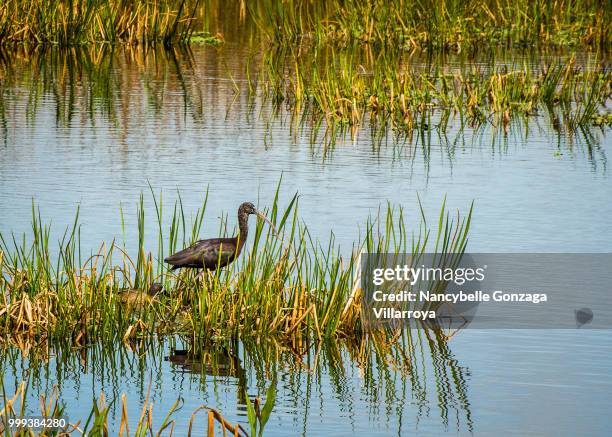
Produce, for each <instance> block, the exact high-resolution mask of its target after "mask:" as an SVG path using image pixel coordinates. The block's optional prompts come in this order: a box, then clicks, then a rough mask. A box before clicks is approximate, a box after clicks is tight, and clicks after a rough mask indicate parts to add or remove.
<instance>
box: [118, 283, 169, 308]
mask: <svg viewBox="0 0 612 437" xmlns="http://www.w3.org/2000/svg"><path fill="white" fill-rule="evenodd" d="M163 290H164V287H163V286H162V285H161V284H160V283H158V282H154V283H153V284H151V287H149V289H148V290H147V291H143V290H140V289H138V288H122V289H121V290H119V300H120V301H121V303H124V304H128V305H142V304H145V303H151V302H153V299H155V297H156V296H157V295H158V294H160V293H162V292H163Z"/></svg>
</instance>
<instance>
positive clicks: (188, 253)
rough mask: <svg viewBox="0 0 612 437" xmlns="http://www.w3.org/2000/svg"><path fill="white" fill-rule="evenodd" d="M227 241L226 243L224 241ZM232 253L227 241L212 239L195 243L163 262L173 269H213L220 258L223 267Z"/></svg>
mask: <svg viewBox="0 0 612 437" xmlns="http://www.w3.org/2000/svg"><path fill="white" fill-rule="evenodd" d="M226 240H227V241H226ZM233 254H234V252H233V250H232V246H231V244H230V241H229V239H224V238H213V239H210V240H200V241H196V242H195V243H194V244H192V245H191V246H189V247H188V248H186V249H183V250H181V251H180V252H177V253H175V254H173V255H171V256H169V257H168V258H166V259H165V260H164V261H165V262H167V263H168V264H170V265H172V266H173V267H174V268H179V267H200V268H202V267H205V266H207V267H213V266H215V265H216V264H217V262H218V261H219V258H221V264H222V265H225V263H226V261H228V260H229V259H230V258H231V256H233Z"/></svg>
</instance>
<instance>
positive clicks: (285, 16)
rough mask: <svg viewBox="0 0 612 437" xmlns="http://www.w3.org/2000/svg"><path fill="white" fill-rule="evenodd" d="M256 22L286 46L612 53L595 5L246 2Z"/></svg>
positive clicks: (473, 0)
mask: <svg viewBox="0 0 612 437" xmlns="http://www.w3.org/2000/svg"><path fill="white" fill-rule="evenodd" d="M246 4H247V9H248V11H249V13H250V14H251V15H252V17H253V20H255V22H256V23H257V24H258V25H259V28H260V29H261V31H262V32H264V33H265V34H266V35H267V36H268V37H269V39H270V40H271V41H273V42H274V43H276V44H279V45H285V46H286V45H288V44H294V43H296V42H297V43H302V42H314V43H315V44H318V43H321V42H323V43H331V44H334V45H338V46H344V45H347V44H351V43H353V42H357V43H360V44H369V45H378V46H390V47H401V48H403V49H406V50H416V49H419V50H423V49H427V50H432V49H445V50H447V49H450V50H456V51H461V50H474V49H479V48H480V49H481V48H482V47H483V46H485V47H490V46H495V45H498V46H505V47H526V46H542V45H555V46H581V47H590V48H603V47H609V44H610V37H611V33H610V28H609V26H608V24H609V23H610V19H611V18H612V11H611V9H610V7H609V5H607V4H606V2H605V1H599V0H587V1H572V0H534V1H530V0H515V1H506V0H503V1H499V0H485V1H478V0H467V1H458V0H442V1H434V0H418V1H407V0H391V1H388V0H368V1H356V0H332V1H326V2H316V1H315V2H306V1H295V0H290V1H286V0H283V1H281V0H263V1H258V2H246Z"/></svg>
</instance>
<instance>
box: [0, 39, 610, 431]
mask: <svg viewBox="0 0 612 437" xmlns="http://www.w3.org/2000/svg"><path fill="white" fill-rule="evenodd" d="M54 56H60V55H58V54H55V55H54ZM113 56H114V58H113V59H114V61H113V62H109V63H104V64H103V65H102V66H97V67H95V68H90V69H88V68H87V67H84V66H82V65H80V64H79V63H77V64H76V65H77V67H76V68H75V67H73V68H72V71H73V72H74V71H77V72H78V73H74V74H72V73H67V72H66V71H67V70H62V69H61V68H58V66H57V64H56V62H57V60H58V59H61V58H53V59H52V58H50V57H47V58H45V57H43V58H45V59H46V61H45V63H44V64H43V63H42V61H40V60H38V61H37V62H38V63H36V62H32V59H19V60H18V61H16V62H15V63H14V65H12V66H11V67H10V69H8V67H4V68H5V69H4V70H3V76H2V77H0V79H1V80H2V81H3V84H2V114H3V117H2V130H1V131H2V137H1V139H2V140H3V143H2V144H1V145H0V232H2V233H3V234H5V235H8V234H10V232H15V233H16V234H21V233H22V232H27V231H28V230H29V228H30V214H31V207H32V200H33V199H34V200H35V202H36V203H37V204H38V205H40V208H41V213H42V216H43V219H46V221H48V222H51V223H52V225H53V228H54V229H55V230H56V231H57V232H58V233H59V232H61V231H62V230H63V229H64V228H65V226H67V225H69V224H71V223H72V220H73V218H74V213H75V210H76V207H77V205H80V207H81V222H82V223H83V226H82V231H81V238H82V241H83V244H84V246H87V247H86V248H87V249H89V250H96V248H97V247H98V245H99V243H100V242H102V241H111V240H112V239H113V238H115V237H117V238H122V230H121V220H120V215H119V211H120V205H121V206H122V208H123V211H124V214H125V219H126V234H127V235H126V240H127V241H126V245H127V247H128V248H134V247H135V244H136V241H135V239H136V227H135V222H136V217H135V209H136V202H137V200H138V196H139V195H140V193H141V192H142V191H145V192H146V191H147V190H148V189H149V185H148V184H149V183H150V184H151V186H152V188H153V190H154V191H155V192H160V191H162V192H163V195H164V202H165V203H166V205H170V204H172V202H173V201H174V200H175V199H176V198H177V194H176V191H177V189H178V190H179V191H180V193H181V196H182V201H183V205H184V208H185V210H186V211H187V212H188V213H189V212H192V211H193V212H194V211H195V210H196V209H197V207H199V206H200V205H201V202H202V200H203V198H204V197H205V194H206V190H207V189H208V190H209V193H210V194H209V203H208V207H207V211H208V213H207V223H205V225H204V232H203V233H204V235H215V234H216V233H217V232H218V228H219V219H218V218H217V217H220V216H221V214H229V222H230V227H231V226H233V225H234V223H235V221H234V219H233V216H234V214H235V209H236V207H237V206H238V205H239V204H240V203H241V202H243V201H247V200H251V201H254V202H257V203H259V205H262V206H266V205H269V204H271V202H272V198H273V196H274V192H275V189H276V186H277V184H278V182H279V179H280V178H281V175H282V184H281V198H282V199H284V200H287V199H289V198H290V197H291V196H292V195H293V194H294V193H295V192H296V191H297V192H299V194H300V213H301V218H302V219H303V220H304V221H305V222H306V223H307V224H308V226H309V229H310V230H311V232H312V234H313V235H314V236H315V237H317V238H320V239H321V240H325V239H326V238H328V236H329V233H330V231H331V230H333V232H334V234H335V236H336V238H337V240H338V242H339V243H340V244H341V246H342V247H343V248H344V250H350V249H351V244H352V243H353V242H354V241H355V240H357V237H358V234H359V230H360V227H361V228H362V227H363V224H364V222H365V220H366V218H367V217H368V215H372V214H376V211H377V209H378V208H379V206H381V205H383V206H384V205H385V203H386V202H387V201H389V202H391V203H393V204H395V205H402V206H403V207H404V208H405V210H406V212H407V213H408V214H409V215H410V216H411V217H414V219H415V221H414V225H415V227H416V226H417V225H418V222H417V221H416V218H417V217H418V204H417V195H418V196H420V198H421V199H422V201H423V204H424V206H425V210H426V212H427V216H428V217H430V218H431V219H432V220H435V218H436V214H437V213H438V210H439V207H440V205H441V203H442V200H443V199H444V197H445V196H446V198H447V202H448V205H450V206H451V207H453V208H459V209H461V210H466V209H467V208H469V205H470V203H471V202H472V201H474V202H475V213H474V222H473V227H472V229H471V231H470V232H471V233H470V242H469V246H468V249H469V250H471V251H473V252H531V253H533V252H609V251H610V249H611V248H612V221H611V220H610V217H612V202H610V199H612V181H611V177H610V171H609V169H608V168H607V156H608V155H609V154H610V145H611V144H612V141H611V139H610V135H609V132H607V133H606V132H602V131H601V130H594V131H593V132H590V133H589V134H587V135H585V134H583V133H581V132H578V133H576V134H575V135H572V136H569V135H568V134H567V133H559V132H556V131H554V130H553V129H551V128H550V126H549V125H548V124H547V123H546V120H545V119H544V117H536V118H535V119H533V120H532V121H530V122H529V123H520V122H519V123H515V124H512V125H511V127H510V131H509V133H508V135H507V136H504V135H503V132H501V131H496V130H495V129H492V128H487V127H485V128H481V129H478V130H475V131H474V130H472V129H469V128H463V129H462V128H461V127H460V125H459V123H458V122H455V123H453V124H452V127H451V129H449V131H448V132H447V133H446V135H442V134H441V133H440V132H438V131H436V130H435V129H432V130H431V131H429V132H427V133H426V134H424V135H423V136H419V135H418V134H415V136H414V138H413V139H412V141H406V142H401V143H399V144H395V143H393V141H391V139H390V140H389V141H388V143H386V144H383V145H382V146H381V147H378V146H376V145H374V143H373V141H372V139H371V137H370V135H369V132H368V130H367V129H363V130H362V132H361V133H360V135H359V136H358V138H357V140H356V141H354V142H352V141H350V139H345V140H344V141H340V142H339V143H338V144H337V145H336V146H335V147H334V148H333V149H332V150H326V149H325V148H324V147H323V145H322V144H321V142H317V143H315V144H312V143H311V142H310V137H309V128H308V125H306V126H304V127H303V128H302V130H299V131H297V132H296V131H291V129H290V121H289V118H288V115H287V114H285V113H284V112H283V111H281V113H280V115H279V117H272V115H271V108H270V107H269V106H268V105H266V104H265V103H264V102H261V101H259V100H256V101H255V102H254V104H253V105H251V102H249V99H248V98H247V97H246V96H245V95H244V93H241V94H240V95H238V96H236V95H235V94H234V91H233V85H232V81H231V80H230V79H229V78H228V71H230V72H231V73H232V76H233V77H234V79H235V80H237V81H238V82H239V83H240V81H241V80H244V77H243V76H244V70H243V67H242V64H241V58H242V56H243V54H242V53H241V51H240V49H239V48H238V47H234V46H232V45H231V44H227V45H226V46H225V47H224V48H222V49H210V48H196V49H195V50H194V52H193V54H192V56H191V57H189V56H187V57H185V56H183V55H181V54H180V53H179V54H178V55H176V57H173V56H169V55H167V54H164V53H158V54H156V56H155V58H154V60H153V59H151V57H149V58H147V60H146V61H145V60H143V59H141V58H139V57H138V56H133V55H130V54H129V53H118V54H116V55H113ZM151 56H152V55H151ZM79 62H82V60H81V61H79ZM62 71H63V72H62ZM37 72H42V73H40V74H39V73H37ZM67 85H72V88H71V87H70V86H67ZM96 87H99V88H104V87H108V90H106V91H105V90H104V89H102V90H100V89H98V88H96ZM67 89H68V90H69V91H70V90H71V91H70V92H68V93H67V94H66V90H67ZM118 90H121V92H119V91H118ZM104 96H106V98H104ZM91 108H94V109H93V110H91ZM253 108H255V109H253ZM146 202H148V203H149V204H151V200H150V199H149V198H147V200H146ZM149 211H151V212H150V218H151V220H149V221H148V222H147V226H148V228H147V231H148V237H149V238H150V241H151V242H154V241H155V239H156V237H157V236H156V224H155V221H154V220H153V211H152V210H151V209H149ZM204 235H203V236H204ZM151 244H152V243H151ZM151 249H152V250H153V249H154V247H152V248H151ZM168 341H170V340H163V341H162V343H161V345H157V346H156V347H153V348H149V349H147V353H146V354H145V355H144V357H145V358H143V360H144V362H143V361H139V360H138V358H137V355H135V354H133V352H130V351H125V352H124V354H125V357H124V359H125V360H126V362H125V365H124V366H123V367H121V366H119V369H116V368H115V369H114V368H113V366H115V367H116V365H113V364H107V365H106V366H109V367H108V368H107V367H104V366H105V365H104V364H100V363H104V362H105V361H104V360H102V359H99V360H96V359H94V357H93V355H92V356H90V357H89V358H87V359H82V358H81V359H79V357H75V358H73V359H72V360H67V361H66V362H64V360H62V362H61V364H58V361H56V360H55V359H54V358H52V359H51V360H50V363H49V368H48V370H47V371H45V372H42V373H40V374H38V375H37V376H38V377H39V378H32V384H33V389H32V390H31V391H30V393H29V395H30V397H31V398H32V399H35V398H36V397H37V395H38V392H39V391H40V390H43V391H44V389H45V388H47V389H49V388H50V387H51V386H52V385H53V384H54V383H58V382H59V383H61V385H62V398H63V399H64V401H65V402H66V404H67V409H68V412H69V413H70V414H71V415H73V416H78V415H79V414H80V408H79V407H80V406H81V405H83V404H84V403H85V402H87V403H88V402H90V401H91V398H92V397H93V396H97V395H98V393H99V391H100V390H104V391H105V392H106V393H107V395H110V394H111V393H116V394H118V393H121V392H122V391H125V392H126V393H127V396H128V399H129V400H130V408H131V409H132V411H130V413H133V414H130V416H137V415H138V412H139V410H140V405H141V403H142V401H143V399H144V397H145V396H146V391H147V388H148V384H149V382H150V381H153V388H152V399H153V400H154V402H155V405H156V409H157V407H160V408H159V411H167V410H168V409H169V408H170V407H171V405H172V404H173V403H174V401H175V400H176V399H177V398H178V397H179V396H182V397H183V399H184V400H185V406H184V407H183V408H182V409H181V410H180V411H179V412H178V413H177V417H178V418H179V419H180V420H179V422H180V426H182V427H184V426H186V423H187V422H188V419H189V416H190V415H191V413H192V411H193V410H194V409H195V408H196V407H197V406H199V405H200V404H202V403H205V404H207V405H209V406H211V407H215V408H218V409H220V410H221V411H222V412H223V414H224V415H226V416H227V417H228V418H229V419H230V421H232V422H235V421H237V420H239V421H241V422H242V423H244V424H246V423H247V422H246V416H245V407H244V404H243V403H241V401H240V399H239V395H238V392H239V390H238V389H237V387H238V385H239V384H245V385H246V386H247V388H248V392H249V394H252V395H256V394H263V393H264V389H263V387H264V385H265V383H264V381H265V380H266V377H267V376H269V375H265V372H262V369H261V368H257V367H255V366H254V365H249V364H248V363H253V361H252V359H251V358H250V355H249V353H248V352H247V351H245V349H248V348H245V347H244V345H239V346H238V352H237V355H238V357H240V360H241V361H242V362H243V363H245V362H246V363H247V365H244V364H242V366H243V368H244V376H243V377H242V376H241V377H238V376H236V375H226V376H217V377H214V376H211V375H207V374H206V372H204V374H202V373H201V372H196V373H190V372H186V371H185V368H184V367H182V366H180V365H176V364H173V363H172V362H171V361H166V360H164V358H165V357H166V356H169V354H170V350H171V346H172V345H171V344H170V343H168ZM448 346H449V349H450V350H449V351H448V356H446V357H445V358H444V360H443V361H444V364H443V366H442V368H444V369H447V370H446V371H447V372H448V374H447V375H446V377H444V378H441V377H440V375H439V372H440V370H439V369H440V368H441V367H440V365H439V364H440V363H439V362H437V361H436V359H435V358H433V359H432V357H431V354H428V353H424V354H423V357H419V360H420V359H422V360H423V363H422V364H421V363H420V366H421V367H422V369H423V372H424V373H423V375H422V377H421V378H416V377H415V376H414V375H413V374H402V373H401V372H399V371H394V370H392V369H388V370H387V371H386V372H388V373H386V374H385V372H383V371H382V370H381V371H380V372H379V374H377V375H367V374H366V375H364V374H362V372H361V369H360V366H359V363H358V362H356V361H355V360H354V359H351V358H350V356H349V355H350V354H349V352H347V350H346V349H342V347H341V346H340V352H339V355H335V356H334V355H330V356H328V357H326V358H324V359H321V361H320V363H319V365H318V367H317V369H316V371H313V370H312V369H310V368H311V367H312V366H313V360H314V354H315V353H316V349H312V350H310V352H309V355H308V357H307V358H306V359H305V362H306V364H307V366H306V368H307V369H301V370H296V368H295V366H292V365H285V366H282V365H279V368H278V370H279V381H281V383H280V387H281V388H280V389H279V394H278V401H277V406H276V408H275V410H274V413H273V415H272V418H271V420H270V424H269V425H268V427H267V430H268V431H269V432H270V434H271V435H287V433H289V434H304V435H306V434H308V435H323V434H333V435H349V434H353V433H355V432H359V431H363V432H368V433H369V434H372V435H374V434H379V435H390V434H391V435H392V434H397V435H404V434H412V433H417V434H419V435H440V434H442V433H444V432H448V433H449V434H462V435H466V434H472V433H473V434H476V435H492V434H502V435H577V434H580V435H602V436H603V435H607V434H608V433H609V426H608V425H609V423H608V422H609V421H608V416H607V415H608V414H609V411H610V410H611V408H612V396H610V392H611V389H612V360H611V358H612V345H611V343H610V340H609V338H608V335H607V332H605V331H597V332H596V331H588V330H577V331H542V330H538V331H535V330H534V331H525V330H522V331H508V330H489V331H473V330H466V331H463V332H461V333H459V334H458V335H456V336H455V337H453V339H452V340H451V341H450V342H449V344H448ZM91 353H92V354H93V352H91ZM340 359H341V360H342V364H340V361H339V360H340ZM106 360H107V361H108V362H109V363H112V362H116V361H117V359H116V358H115V359H112V360H110V359H108V358H107V359H106ZM12 362H14V363H16V366H17V368H14V369H13V368H12V364H11V363H12ZM84 362H86V363H90V364H89V365H86V364H84ZM95 363H97V364H95ZM21 366H23V368H24V369H27V368H28V367H29V363H28V361H27V360H21V359H18V358H15V359H14V360H13V359H11V360H9V359H6V360H5V361H4V365H3V367H4V369H5V376H4V378H5V383H7V384H9V387H10V384H14V383H15V382H16V381H17V380H19V379H21V377H22V376H23V372H24V371H25V370H20V367H21ZM59 367H61V368H62V369H63V370H62V371H59V370H58V368H59ZM375 368H376V367H375ZM309 369H310V370H309ZM449 369H450V370H449ZM452 369H454V370H452ZM375 372H376V371H375ZM454 372H458V373H454ZM30 373H31V371H30ZM213 373H214V372H213ZM457 375H460V376H461V379H460V380H456V376H457ZM34 380H36V381H37V382H34ZM457 381H459V382H457ZM417 383H418V384H422V385H423V389H422V390H420V391H419V390H414V385H415V384H417ZM38 384H40V385H38ZM257 384H259V385H257ZM445 384H448V385H449V387H440V385H442V386H444V385H445ZM440 393H442V394H443V395H440ZM109 397H110V396H109ZM114 412H115V414H116V415H115V416H113V418H114V420H117V419H118V417H119V416H120V408H119V407H118V406H115V410H114ZM159 419H160V420H161V418H159ZM114 423H116V422H114ZM201 423H204V421H203V420H202V422H201ZM182 429H184V428H182ZM289 430H290V432H289Z"/></svg>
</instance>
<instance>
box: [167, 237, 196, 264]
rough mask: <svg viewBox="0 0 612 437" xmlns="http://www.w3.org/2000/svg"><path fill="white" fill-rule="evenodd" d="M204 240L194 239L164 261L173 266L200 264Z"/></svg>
mask: <svg viewBox="0 0 612 437" xmlns="http://www.w3.org/2000/svg"><path fill="white" fill-rule="evenodd" d="M203 243H205V241H203V240H201V241H196V242H195V243H193V244H192V245H191V246H189V247H187V248H186V249H183V250H180V251H178V252H176V253H174V254H172V255H170V256H169V257H167V258H166V259H165V260H164V261H165V262H167V263H168V264H170V265H172V266H174V267H188V266H194V265H201V264H202V249H203Z"/></svg>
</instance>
